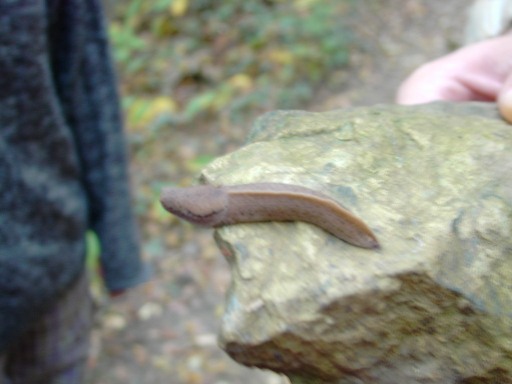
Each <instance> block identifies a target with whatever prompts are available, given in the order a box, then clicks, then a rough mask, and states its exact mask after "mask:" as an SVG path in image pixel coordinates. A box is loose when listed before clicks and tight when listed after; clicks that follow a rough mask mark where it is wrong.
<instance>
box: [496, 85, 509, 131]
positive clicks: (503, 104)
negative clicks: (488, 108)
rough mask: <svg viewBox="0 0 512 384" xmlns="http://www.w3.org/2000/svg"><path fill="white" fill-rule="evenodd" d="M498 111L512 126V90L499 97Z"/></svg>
mask: <svg viewBox="0 0 512 384" xmlns="http://www.w3.org/2000/svg"><path fill="white" fill-rule="evenodd" d="M498 109H499V111H500V114H501V116H502V117H503V118H504V119H505V120H506V121H507V122H508V123H510V124H512V89H508V90H506V91H504V92H502V93H501V94H500V95H499V97H498Z"/></svg>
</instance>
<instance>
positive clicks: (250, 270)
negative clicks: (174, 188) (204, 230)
mask: <svg viewBox="0 0 512 384" xmlns="http://www.w3.org/2000/svg"><path fill="white" fill-rule="evenodd" d="M511 167H512V127H511V126H510V125H507V124H506V123H504V122H503V121H502V120H501V119H499V117H498V115H497V112H496V110H495V108H494V107H493V106H491V105H485V104H478V103H471V104H444V103H435V104H430V105H424V106H415V107H410V106H409V107H402V106H375V107H369V108H354V109H349V110H338V111H332V112H325V113H308V112H299V111H279V112H274V113H270V114H267V115H265V116H263V117H262V118H261V119H260V120H259V121H258V122H257V123H256V125H255V127H254V129H253V131H252V134H251V136H250V140H249V143H248V145H247V146H245V147H244V148H241V149H240V150H238V151H236V152H234V153H232V154H229V155H227V156H225V157H222V158H220V159H218V160H216V161H215V162H213V163H212V164H211V165H210V166H208V167H207V168H206V169H205V170H204V172H203V174H202V179H203V182H206V183H210V184H216V185H230V184H241V183H250V182H257V181H273V182H284V183H292V184H300V185H304V186H306V187H309V188H312V189H316V190H319V191H322V192H324V193H326V194H328V195H330V196H332V197H334V198H335V199H336V200H338V201H340V202H341V203H342V204H343V205H344V206H346V207H347V208H348V209H350V210H351V211H352V212H354V213H355V214H356V215H357V216H359V217H360V218H361V219H363V220H364V221H365V222H366V223H367V224H368V225H369V226H370V227H371V228H372V229H373V230H374V232H375V234H376V235H377V237H378V238H379V241H380V243H381V246H382V248H381V249H380V250H366V249H362V248H357V247H354V246H351V245H349V244H347V243H345V242H343V241H341V240H338V239H336V238H334V237H333V236H331V235H329V234H327V233H326V232H324V231H323V230H321V229H319V228H317V227H314V226H312V225H309V224H305V223H273V222H272V223H259V224H243V225H235V226H229V227H224V228H222V229H220V230H219V231H217V232H216V240H217V242H218V244H219V246H220V248H221V250H222V252H223V253H224V255H225V256H226V258H227V260H228V262H229V264H230V266H231V271H232V283H231V288H230V290H229V292H228V296H227V301H226V310H225V314H224V317H223V319H222V326H221V331H220V343H221V346H222V347H223V348H224V349H225V350H226V351H227V353H229V354H230V355H231V356H232V357H233V358H234V359H235V360H237V361H238V362H240V363H242V364H245V365H248V366H256V367H262V368H268V369H271V370H274V371H276V372H282V373H285V374H286V375H288V376H289V377H290V378H291V380H292V382H293V383H316V382H322V383H323V382H325V383H343V384H345V383H465V384H470V383H494V382H496V383H497V382H500V383H501V382H512V379H511V378H512V277H511V276H512V236H511V232H512V206H511V203H512V169H511Z"/></svg>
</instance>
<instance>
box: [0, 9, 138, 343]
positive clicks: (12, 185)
mask: <svg viewBox="0 0 512 384" xmlns="http://www.w3.org/2000/svg"><path fill="white" fill-rule="evenodd" d="M98 2H99V0H2V1H1V2H0V353H1V351H2V350H3V349H4V348H6V346H7V345H8V344H9V343H10V342H12V341H13V340H15V338H16V337H17V335H19V333H20V332H22V331H23V329H24V328H25V327H26V326H27V325H28V324H30V322H33V321H36V320H37V318H38V316H40V314H41V313H43V312H44V311H45V309H46V308H48V307H49V306H51V305H52V303H53V302H55V300H56V299H57V298H58V297H59V295H60V294H61V293H62V292H63V291H64V290H65V289H66V288H67V287H68V286H69V285H70V284H72V283H73V282H74V280H75V279H76V278H77V277H78V276H79V275H80V274H81V273H82V272H83V270H84V254H85V252H84V248H85V246H84V234H85V231H86V230H87V229H88V228H92V229H93V230H95V231H96V232H97V234H98V236H99V238H100V241H101V246H102V256H101V263H102V269H103V272H104V276H105V282H106V285H107V287H108V288H109V289H110V290H121V289H125V288H128V287H131V286H133V285H136V284H138V283H140V282H142V281H145V280H146V279H147V277H148V273H147V270H146V268H145V266H144V264H143V263H142V262H141V261H140V259H139V248H138V243H137V235H136V229H135V224H134V220H133V217H132V214H131V210H130V195H129V189H128V177H127V176H128V175H127V168H126V151H125V143H124V141H123V133H122V127H121V120H120V114H119V106H118V98H117V93H116V82H115V78H114V73H113V70H112V66H111V62H110V58H109V52H108V46H107V40H106V34H105V29H104V25H103V20H102V14H101V12H100V8H99V4H98Z"/></svg>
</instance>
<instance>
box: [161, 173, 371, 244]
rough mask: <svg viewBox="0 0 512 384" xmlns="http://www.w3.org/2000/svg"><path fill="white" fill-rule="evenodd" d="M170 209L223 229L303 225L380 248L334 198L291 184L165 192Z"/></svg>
mask: <svg viewBox="0 0 512 384" xmlns="http://www.w3.org/2000/svg"><path fill="white" fill-rule="evenodd" d="M161 203H162V205H163V206H164V208H165V209H166V210H168V211H169V212H171V213H173V214H175V215H176V216H179V217H181V218H182V219H185V220H187V221H190V222H192V223H194V224H197V225H202V226H207V227H221V226H224V225H232V224H238V223H251V222H263V221H304V222H306V223H310V224H313V225H316V226H317V227H320V228H322V229H324V230H325V231H327V232H329V233H330V234H332V235H334V236H336V237H337V238H339V239H341V240H344V241H346V242H347V243H350V244H352V245H355V246H358V247H362V248H369V249H375V248H379V242H378V240H377V238H376V237H375V235H374V234H373V232H372V231H371V230H370V228H369V227H368V226H367V225H366V224H365V223H364V222H363V221H362V220H361V219H359V218H357V217H356V216H354V215H353V214H352V213H351V212H350V211H348V210H347V209H345V208H344V207H342V206H341V205H340V204H339V203H337V202H336V201H335V200H333V199H332V198H330V197H329V196H327V195H325V194H323V193H320V192H317V191H314V190H312V189H309V188H306V187H301V186H297V185H291V184H281V183H254V184H244V185H231V186H220V187H215V186H211V185H200V186H195V187H189V188H165V189H164V190H163V191H162V195H161Z"/></svg>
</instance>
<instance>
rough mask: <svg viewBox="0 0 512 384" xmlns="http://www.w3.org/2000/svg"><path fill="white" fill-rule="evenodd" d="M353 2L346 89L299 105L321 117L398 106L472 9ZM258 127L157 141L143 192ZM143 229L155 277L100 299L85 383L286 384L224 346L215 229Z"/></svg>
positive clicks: (142, 179)
mask: <svg viewBox="0 0 512 384" xmlns="http://www.w3.org/2000/svg"><path fill="white" fill-rule="evenodd" d="M354 4H355V5H354V7H356V10H355V11H356V12H355V14H356V17H353V18H351V20H350V25H351V31H352V33H353V37H352V38H353V39H354V40H353V43H354V44H353V45H354V49H353V52H351V53H350V64H349V66H348V68H344V69H343V70H342V71H340V72H339V73H335V74H333V76H335V77H336V79H335V80H336V82H337V83H338V84H340V88H339V89H337V90H335V91H333V90H332V87H329V90H320V91H319V92H318V94H317V96H316V98H315V101H314V102H313V103H311V105H308V106H305V107H304V106H299V107H301V108H303V109H307V110H312V111H324V110H329V109H336V108H346V107H350V106H361V105H372V104H376V103H392V102H393V99H394V94H395V92H396V89H397V87H398V86H399V84H400V82H401V81H402V80H403V79H404V78H405V77H406V76H407V75H408V74H409V73H410V72H411V71H412V70H413V69H414V68H416V67H417V66H418V65H420V64H421V63H424V62H426V61H428V60H431V59H433V58H435V57H438V56H440V55H442V54H444V53H446V52H449V51H450V50H453V49H454V48H455V47H457V46H458V45H460V43H461V40H462V31H463V29H464V24H465V12H466V9H467V7H468V5H469V4H470V2H468V1H467V0H451V1H440V0H437V1H432V0H388V1H386V2H383V1H374V0H360V1H357V2H354ZM384 4H386V6H384ZM252 120H253V117H251V118H250V119H248V121H247V122H246V125H245V126H239V127H233V129H230V130H226V129H225V128H222V127H221V124H219V122H217V121H209V122H205V123H204V124H201V125H198V126H195V127H186V129H185V128H177V129H176V130H173V132H172V143H166V145H167V147H166V149H165V150H163V149H161V148H160V147H159V143H158V142H156V143H153V144H152V145H153V147H152V150H153V151H157V152H158V151H160V153H161V155H162V156H161V157H160V163H159V164H154V163H152V162H151V161H145V160H144V159H143V158H142V159H141V158H139V159H135V160H134V163H133V165H132V168H133V174H134V184H135V188H136V193H137V190H138V189H141V188H144V187H145V183H147V182H148V181H149V180H151V179H152V178H159V177H161V175H158V174H157V173H158V170H159V169H162V167H168V169H167V172H166V175H167V174H169V169H171V171H170V172H171V174H173V175H174V176H173V177H175V180H179V182H178V183H177V184H181V185H186V184H192V183H193V182H194V180H195V177H196V176H197V173H198V169H195V168H194V167H190V166H189V165H187V164H190V162H189V161H187V160H190V159H193V158H196V157H198V156H199V155H201V154H205V155H207V156H209V157H215V156H219V155H222V154H224V153H226V152H229V151H232V150H235V149H236V148H238V147H240V146H241V145H243V140H244V137H245V136H246V135H247V133H248V130H249V128H250V126H251V121H252ZM153 158H154V157H152V159H153ZM155 199H156V197H155ZM169 220H172V219H170V216H169ZM143 225H146V227H145V228H144V230H143V232H144V253H145V256H146V257H147V258H148V260H149V261H150V262H151V264H153V265H154V268H155V277H154V279H153V281H152V282H151V283H150V284H147V285H145V286H143V287H140V288H138V289H135V290H133V291H132V292H129V293H128V294H126V295H125V296H123V297H121V298H116V299H112V300H110V301H108V302H106V301H105V299H103V301H100V302H99V308H98V314H97V325H96V329H95V331H94V333H93V348H92V358H91V361H90V377H89V379H88V382H89V383H91V384H121V383H122V384H165V383H170V384H200V383H201V384H237V383H244V384H284V383H287V382H288V381H287V379H285V378H284V377H282V376H278V375H276V374H274V373H271V372H264V371H261V370H257V369H249V368H246V367H243V366H240V365H238V364H236V363H235V362H233V361H232V360H231V359H230V358H229V357H228V356H227V355H226V354H225V353H224V352H223V351H222V350H221V349H220V348H219V347H218V345H217V340H216V337H217V330H218V327H219V324H220V318H221V316H222V311H223V301H224V295H225V292H226V290H227V288H228V286H229V280H230V275H229V270H228V265H227V263H226V262H225V260H224V259H223V258H222V256H221V254H220V252H219V251H218V249H217V248H216V246H215V243H214V241H213V239H212V233H211V231H209V230H200V229H197V228H193V227H192V226H190V225H188V224H182V223H180V222H177V221H173V222H172V223H171V224H170V225H169V226H168V227H166V228H165V231H162V228H161V227H160V228H159V227H158V225H156V224H154V223H153V224H151V223H149V224H147V223H143ZM162 236H163V237H165V239H164V240H165V241H163V242H162ZM157 238H158V239H159V241H157V240H156V239H157Z"/></svg>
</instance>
